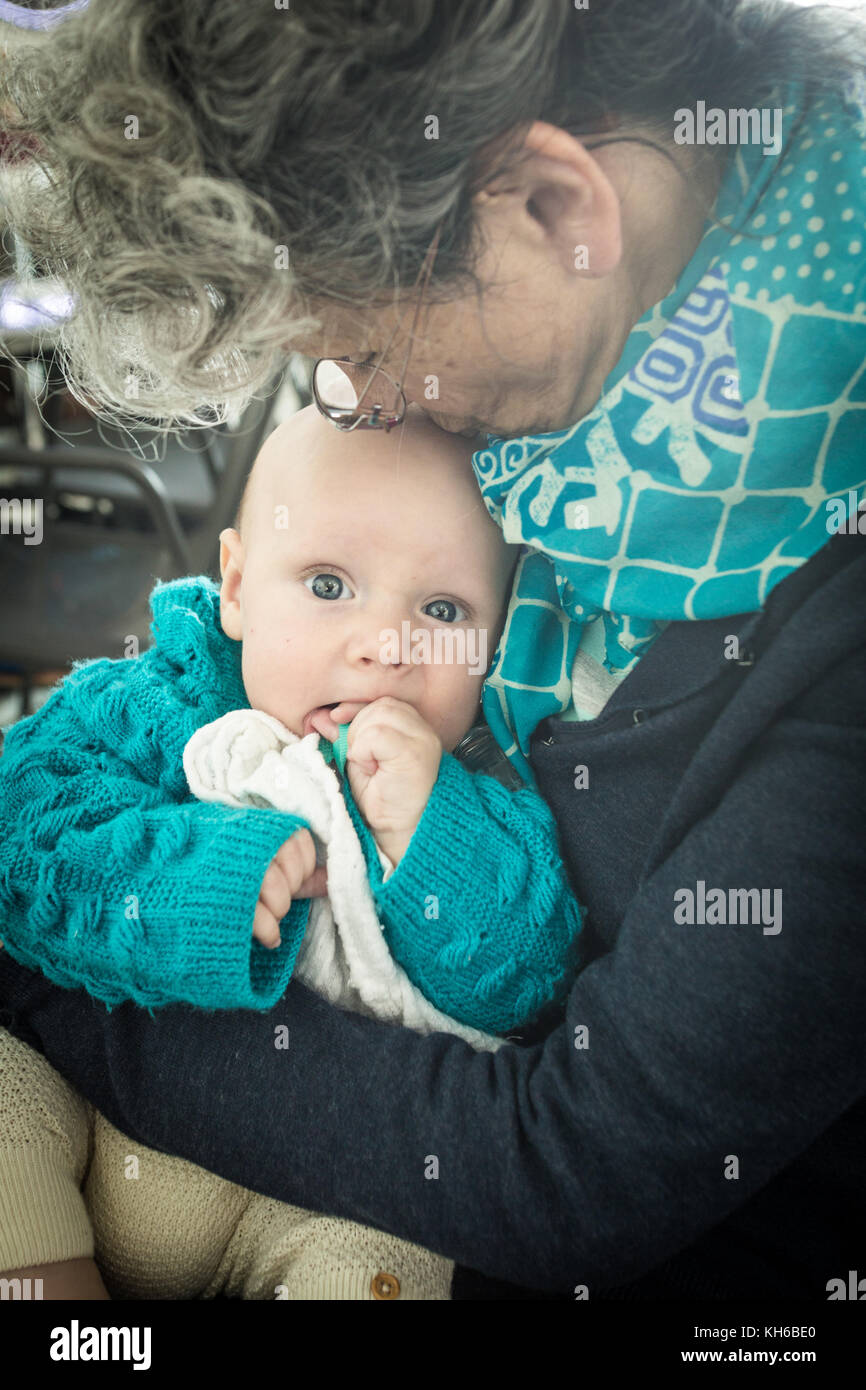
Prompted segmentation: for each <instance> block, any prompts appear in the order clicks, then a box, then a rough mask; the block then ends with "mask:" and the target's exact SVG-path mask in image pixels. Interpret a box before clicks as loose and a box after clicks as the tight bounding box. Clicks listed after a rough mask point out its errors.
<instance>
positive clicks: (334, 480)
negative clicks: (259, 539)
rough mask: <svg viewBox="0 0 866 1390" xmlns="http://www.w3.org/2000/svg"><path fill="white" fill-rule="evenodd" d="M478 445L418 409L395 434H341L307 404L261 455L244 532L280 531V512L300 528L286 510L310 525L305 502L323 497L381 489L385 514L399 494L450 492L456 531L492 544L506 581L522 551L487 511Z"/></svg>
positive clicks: (247, 496)
mask: <svg viewBox="0 0 866 1390" xmlns="http://www.w3.org/2000/svg"><path fill="white" fill-rule="evenodd" d="M474 447H475V446H474V444H472V443H470V442H469V441H468V440H466V439H465V438H463V437H462V436H459V435H456V434H448V433H447V432H446V431H444V430H441V429H440V428H439V427H438V426H437V425H434V424H433V422H432V421H431V420H430V419H428V417H427V416H426V415H425V414H424V412H423V411H422V410H420V409H419V407H418V406H415V405H410V406H409V408H408V410H407V412H406V417H405V419H404V421H403V423H402V424H401V425H398V426H396V427H395V428H394V429H392V430H390V431H389V432H388V433H387V434H385V433H384V432H382V431H378V430H376V431H374V430H352V431H341V430H337V429H336V428H335V427H334V425H332V424H331V423H330V421H328V420H326V419H325V418H324V416H323V415H322V414H321V413H320V412H319V410H318V409H317V408H316V406H314V405H310V406H307V407H306V408H305V409H303V410H300V411H298V412H297V413H296V414H294V415H292V416H290V417H289V419H288V420H286V421H284V422H283V424H281V425H279V426H278V427H277V429H275V430H274V431H273V433H272V434H270V435H269V436H268V438H267V439H266V441H265V443H264V444H263V446H262V448H261V449H260V451H259V453H258V455H257V457H256V460H255V462H254V464H253V467H252V469H251V470H250V474H249V477H248V478H247V482H246V486H245V488H244V492H243V496H242V497H241V501H240V505H239V507H238V514H237V521H236V529H237V531H238V532H239V533H240V535H241V538H242V540H243V541H244V542H245V543H248V542H249V541H250V540H251V539H252V535H253V529H254V527H255V528H261V527H265V528H266V529H267V531H269V532H272V531H273V530H274V527H275V526H277V525H278V521H277V520H276V518H277V516H278V513H279V510H280V509H283V515H284V517H285V520H286V524H287V525H291V524H293V523H292V522H291V521H290V520H289V518H288V517H286V515H285V514H286V512H288V513H289V514H291V513H292V512H295V521H297V522H298V523H299V524H302V523H303V507H304V501H305V499H306V500H307V501H309V499H310V498H311V497H312V496H313V495H314V494H319V493H322V492H325V493H328V494H331V495H333V496H334V497H335V502H336V501H337V499H339V501H340V503H342V504H345V502H346V501H347V500H348V501H349V502H350V501H351V495H352V493H353V492H354V491H355V490H357V489H363V490H364V491H366V490H367V489H370V488H376V489H379V491H380V496H381V503H382V506H383V507H384V508H386V507H387V506H388V503H389V498H393V496H394V492H395V490H399V491H400V492H405V490H406V489H412V490H414V495H415V497H416V499H417V505H418V506H419V507H423V506H424V499H425V496H427V495H430V494H432V493H435V494H436V496H437V498H438V499H441V498H442V496H443V494H450V497H451V499H453V521H454V525H455V527H456V528H458V530H460V531H463V532H465V533H466V535H467V543H470V544H471V540H470V535H469V532H470V529H471V530H472V531H474V533H475V537H476V541H477V539H478V538H479V536H480V537H484V538H485V540H486V548H487V549H489V551H490V553H491V556H492V557H495V573H496V575H497V578H498V580H501V581H502V580H504V579H505V578H506V577H507V576H510V573H511V570H512V569H513V565H514V560H515V557H516V554H517V550H518V547H516V546H511V545H507V544H506V542H505V541H504V539H503V537H502V533H501V531H500V530H499V528H498V527H497V526H496V523H495V522H494V521H493V520H492V519H491V517H490V516H489V514H488V512H487V510H486V508H485V506H484V502H483V500H482V498H481V494H480V492H479V490H478V484H477V483H476V481H475V476H474V474H473V472H472V466H471V459H472V454H473V452H474Z"/></svg>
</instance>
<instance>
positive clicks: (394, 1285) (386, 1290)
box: [370, 1272, 400, 1299]
mask: <svg viewBox="0 0 866 1390" xmlns="http://www.w3.org/2000/svg"><path fill="white" fill-rule="evenodd" d="M370 1292H371V1293H372V1295H373V1297H374V1298H378V1299H387V1298H399V1297H400V1280H399V1279H398V1278H397V1276H396V1275H395V1274H383V1273H382V1272H380V1273H379V1274H374V1275H373V1278H372V1279H371V1280H370Z"/></svg>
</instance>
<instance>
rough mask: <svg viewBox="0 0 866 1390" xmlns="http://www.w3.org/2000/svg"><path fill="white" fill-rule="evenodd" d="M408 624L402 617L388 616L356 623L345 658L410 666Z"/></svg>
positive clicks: (367, 662)
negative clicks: (347, 655)
mask: <svg viewBox="0 0 866 1390" xmlns="http://www.w3.org/2000/svg"><path fill="white" fill-rule="evenodd" d="M411 632H412V624H411V622H410V621H409V619H408V618H406V617H400V616H397V615H390V614H389V615H388V617H387V618H385V617H382V616H380V617H377V618H374V617H373V616H372V615H371V617H370V618H369V619H367V620H366V621H364V622H361V623H359V624H358V626H357V628H356V629H355V631H354V632H353V634H352V636H351V638H350V641H349V658H350V660H353V661H358V662H362V663H364V664H367V665H376V666H390V667H395V666H409V665H411V657H410V652H411V642H412V636H411Z"/></svg>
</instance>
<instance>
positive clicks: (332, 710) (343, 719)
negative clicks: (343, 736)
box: [310, 700, 370, 743]
mask: <svg viewBox="0 0 866 1390" xmlns="http://www.w3.org/2000/svg"><path fill="white" fill-rule="evenodd" d="M369 703H370V702H369V701H368V700H343V701H342V702H341V703H340V704H338V705H332V706H330V707H329V706H327V705H322V706H321V707H320V708H319V709H316V710H313V712H312V714H311V715H310V723H311V724H312V726H313V728H314V729H315V730H316V732H317V733H319V734H321V735H322V737H323V738H327V739H329V740H330V741H331V742H332V743H333V742H334V740H335V739H336V738H338V737H339V733H340V725H341V724H351V722H352V720H353V719H354V718H355V715H356V714H357V713H358V711H359V710H362V709H364V707H365V706H366V705H367V704H369Z"/></svg>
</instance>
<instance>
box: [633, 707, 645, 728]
mask: <svg viewBox="0 0 866 1390" xmlns="http://www.w3.org/2000/svg"><path fill="white" fill-rule="evenodd" d="M631 717H632V719H633V720H634V722H635V724H642V723H643V722H644V720H645V719H646V710H645V709H636V710H632V716H631Z"/></svg>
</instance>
